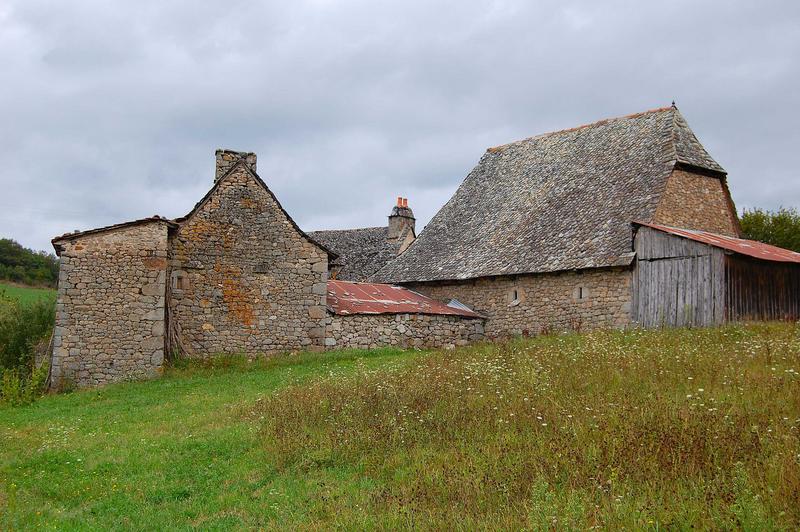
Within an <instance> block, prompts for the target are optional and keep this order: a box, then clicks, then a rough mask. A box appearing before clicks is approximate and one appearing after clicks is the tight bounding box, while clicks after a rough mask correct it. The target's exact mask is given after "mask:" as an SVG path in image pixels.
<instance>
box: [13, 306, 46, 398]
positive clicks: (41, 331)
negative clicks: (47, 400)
mask: <svg viewBox="0 0 800 532" xmlns="http://www.w3.org/2000/svg"><path fill="white" fill-rule="evenodd" d="M54 313H55V305H54V303H53V302H51V301H37V302H34V303H30V304H21V303H19V302H17V301H15V300H12V299H10V298H7V297H3V296H0V400H3V401H5V402H11V403H15V404H16V403H20V402H23V403H24V402H29V399H30V400H32V399H33V398H34V397H35V396H36V395H38V394H39V393H41V391H42V390H43V386H44V381H45V380H46V379H47V371H46V369H47V367H46V366H47V365H46V364H44V365H43V366H44V367H45V369H44V370H43V369H42V368H38V369H37V368H36V363H35V362H36V361H35V358H36V348H37V345H40V344H42V343H43V342H45V341H46V340H47V339H48V337H49V334H50V332H51V330H52V327H53V320H54ZM43 347H44V346H43Z"/></svg>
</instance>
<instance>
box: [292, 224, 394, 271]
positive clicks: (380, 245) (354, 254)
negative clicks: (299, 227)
mask: <svg viewBox="0 0 800 532" xmlns="http://www.w3.org/2000/svg"><path fill="white" fill-rule="evenodd" d="M308 235H309V236H310V237H311V238H313V239H314V240H316V241H317V242H319V243H321V244H322V245H323V246H325V247H327V248H328V249H330V250H332V251H333V252H334V253H336V254H337V255H338V258H337V259H336V261H335V262H334V265H339V266H341V269H340V270H339V272H338V274H337V276H336V278H337V279H341V280H344V281H366V280H367V278H369V276H370V275H372V274H373V273H375V272H377V271H378V270H380V269H381V268H382V267H383V266H385V265H386V263H387V262H389V261H390V260H391V259H393V258H394V257H395V256H396V255H397V248H396V247H395V245H394V244H392V243H391V242H389V241H388V235H389V229H388V227H365V228H362V229H340V230H331V231H312V232H309V233H308Z"/></svg>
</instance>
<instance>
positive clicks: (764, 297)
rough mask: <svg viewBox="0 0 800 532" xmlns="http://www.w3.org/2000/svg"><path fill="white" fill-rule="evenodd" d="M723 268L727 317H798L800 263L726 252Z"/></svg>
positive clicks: (729, 318)
mask: <svg viewBox="0 0 800 532" xmlns="http://www.w3.org/2000/svg"><path fill="white" fill-rule="evenodd" d="M725 271H726V278H727V283H726V285H727V294H726V296H727V297H726V309H727V313H726V318H727V319H728V320H730V321H744V320H786V319H791V320H796V319H798V318H800V265H798V264H791V263H782V262H769V261H764V260H758V259H751V258H748V257H743V256H741V255H729V256H727V257H725Z"/></svg>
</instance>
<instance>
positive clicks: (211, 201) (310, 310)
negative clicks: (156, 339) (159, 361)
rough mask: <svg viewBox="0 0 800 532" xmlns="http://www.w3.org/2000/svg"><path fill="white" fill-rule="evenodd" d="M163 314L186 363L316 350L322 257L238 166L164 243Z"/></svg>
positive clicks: (320, 331) (322, 318) (320, 333)
mask: <svg viewBox="0 0 800 532" xmlns="http://www.w3.org/2000/svg"><path fill="white" fill-rule="evenodd" d="M170 247H171V251H170V267H171V272H170V290H171V298H170V316H169V319H170V320H171V322H172V323H173V325H175V326H177V328H178V329H179V332H180V337H181V347H182V348H183V350H184V354H185V355H188V356H211V355H214V354H218V353H246V354H248V355H257V354H264V353H275V352H282V351H291V350H296V349H309V348H315V347H316V348H320V349H321V348H322V347H323V344H324V337H325V323H326V320H327V310H326V307H325V296H326V289H327V286H326V281H327V271H328V256H327V253H326V252H325V251H324V250H323V249H322V248H320V247H319V246H317V245H315V244H313V243H312V242H311V241H309V240H308V239H307V238H306V237H305V236H303V234H302V233H301V232H300V231H299V229H297V227H296V226H295V225H294V224H293V222H292V221H291V219H290V218H289V217H288V215H287V214H286V213H285V212H284V211H283V209H282V208H281V207H280V205H279V204H278V202H277V200H276V199H275V197H274V196H273V195H272V194H271V193H270V192H269V191H268V190H267V188H266V186H265V185H264V184H263V183H261V182H260V180H258V179H257V178H256V177H255V176H254V175H253V174H252V173H250V172H249V171H248V170H247V169H246V168H245V167H244V166H243V165H239V166H238V167H237V169H236V170H234V171H233V172H232V173H230V174H228V175H227V177H225V178H224V179H222V180H221V181H219V182H218V184H217V185H216V186H215V188H214V189H212V192H211V193H210V195H208V196H207V198H206V199H205V200H204V201H203V202H201V203H200V205H199V207H197V208H196V210H195V211H193V212H192V213H191V214H190V215H189V216H188V217H187V219H186V220H185V221H182V222H180V227H179V229H178V230H177V231H176V232H175V234H174V235H173V237H172V238H171V246H170Z"/></svg>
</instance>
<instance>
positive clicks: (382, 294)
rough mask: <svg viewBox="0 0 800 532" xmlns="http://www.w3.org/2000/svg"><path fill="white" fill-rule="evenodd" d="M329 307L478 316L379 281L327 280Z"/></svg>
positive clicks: (344, 312)
mask: <svg viewBox="0 0 800 532" xmlns="http://www.w3.org/2000/svg"><path fill="white" fill-rule="evenodd" d="M328 309H330V311H331V312H333V313H334V314H340V315H351V314H441V315H448V316H464V317H468V318H480V317H482V316H481V315H480V314H477V313H476V312H473V311H471V310H469V309H466V308H454V307H450V306H447V305H445V304H444V303H441V302H439V301H436V300H435V299H431V298H429V297H427V296H424V295H422V294H420V293H417V292H414V291H413V290H409V289H407V288H402V287H399V286H392V285H389V284H378V283H353V282H348V281H334V280H331V281H328Z"/></svg>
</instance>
